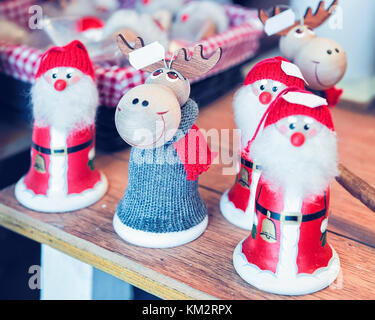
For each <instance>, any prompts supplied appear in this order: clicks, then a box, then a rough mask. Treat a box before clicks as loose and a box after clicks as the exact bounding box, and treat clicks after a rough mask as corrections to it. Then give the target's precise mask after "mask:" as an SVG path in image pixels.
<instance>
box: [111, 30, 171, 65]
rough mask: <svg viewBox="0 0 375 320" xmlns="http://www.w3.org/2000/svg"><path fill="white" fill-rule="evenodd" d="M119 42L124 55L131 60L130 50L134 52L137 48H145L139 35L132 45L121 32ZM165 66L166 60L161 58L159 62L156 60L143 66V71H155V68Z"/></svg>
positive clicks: (118, 37)
mask: <svg viewBox="0 0 375 320" xmlns="http://www.w3.org/2000/svg"><path fill="white" fill-rule="evenodd" d="M117 44H118V46H119V48H120V50H121V52H122V53H123V54H124V56H125V57H126V59H128V60H129V53H130V52H132V51H134V50H137V49H140V48H143V47H144V46H145V45H144V41H143V39H142V38H140V37H137V40H136V41H135V44H134V47H132V46H131V45H130V44H129V42H128V41H127V40H126V37H125V35H123V34H121V33H120V34H118V36H117ZM164 67H165V64H164V61H163V60H160V61H158V62H155V63H153V64H151V65H148V66H147V67H144V68H142V71H146V72H154V71H155V70H157V69H160V68H164Z"/></svg>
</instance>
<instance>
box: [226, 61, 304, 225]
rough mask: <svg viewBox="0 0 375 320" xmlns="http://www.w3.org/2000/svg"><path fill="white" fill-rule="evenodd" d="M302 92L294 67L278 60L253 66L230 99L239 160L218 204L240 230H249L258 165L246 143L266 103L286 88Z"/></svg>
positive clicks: (259, 165)
mask: <svg viewBox="0 0 375 320" xmlns="http://www.w3.org/2000/svg"><path fill="white" fill-rule="evenodd" d="M291 86H296V87H298V88H301V89H303V88H304V86H305V82H304V79H303V76H302V74H301V72H300V70H299V69H298V67H297V66H296V65H294V64H292V63H291V62H289V61H288V60H286V59H284V58H282V57H274V58H270V59H266V60H263V61H261V62H259V63H257V64H256V65H255V66H254V67H253V68H252V69H251V70H250V72H249V73H248V75H247V76H246V79H245V82H244V86H243V87H242V88H241V89H240V90H238V92H237V93H236V95H235V98H234V116H235V122H236V125H237V128H239V129H240V130H241V161H240V163H241V164H240V168H239V172H238V174H237V176H236V181H235V183H234V185H233V186H232V188H231V189H229V190H227V191H226V192H225V193H224V194H223V196H222V197H221V201H220V209H221V212H222V214H223V215H224V217H225V218H226V219H227V220H228V221H229V222H231V223H232V224H234V225H235V226H238V227H240V228H243V229H246V230H250V229H251V227H252V218H253V215H254V210H252V209H253V208H254V196H251V195H254V194H255V190H256V186H257V183H258V180H259V176H260V170H261V164H260V163H254V161H253V160H252V158H251V157H250V156H249V150H250V144H251V143H250V140H251V138H252V137H253V135H254V132H255V130H256V128H257V126H258V123H259V121H260V119H261V118H262V116H263V115H264V113H265V111H266V110H267V108H268V106H269V105H270V103H271V102H272V101H273V100H274V99H275V98H276V97H277V95H278V94H279V93H280V92H281V91H282V90H284V89H285V88H287V87H291Z"/></svg>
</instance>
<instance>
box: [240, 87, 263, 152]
mask: <svg viewBox="0 0 375 320" xmlns="http://www.w3.org/2000/svg"><path fill="white" fill-rule="evenodd" d="M233 108H234V119H235V122H236V125H237V128H238V129H240V130H241V145H242V148H246V147H247V144H248V142H249V141H250V140H251V138H252V137H253V135H254V133H255V131H256V129H257V127H258V124H259V122H260V120H261V119H262V117H263V114H264V113H265V112H266V110H267V108H268V105H266V106H265V105H262V104H261V103H260V102H259V98H258V97H257V96H255V95H254V94H253V90H252V89H251V86H244V87H242V88H241V89H239V90H238V91H237V92H236V94H235V96H234V103H233Z"/></svg>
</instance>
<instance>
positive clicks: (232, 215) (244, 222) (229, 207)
mask: <svg viewBox="0 0 375 320" xmlns="http://www.w3.org/2000/svg"><path fill="white" fill-rule="evenodd" d="M228 192H229V190H227V191H225V193H224V194H223V195H222V196H221V199H220V211H221V213H222V214H223V216H224V218H225V219H227V220H228V221H229V222H230V223H231V224H233V225H235V226H236V227H238V228H241V229H244V230H251V229H252V226H253V221H252V219H251V215H250V214H249V213H247V214H246V213H245V212H243V211H242V210H241V209H237V208H236V207H235V206H234V204H233V203H232V202H231V201H229V198H228Z"/></svg>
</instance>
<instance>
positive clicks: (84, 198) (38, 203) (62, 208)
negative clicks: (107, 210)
mask: <svg viewBox="0 0 375 320" xmlns="http://www.w3.org/2000/svg"><path fill="white" fill-rule="evenodd" d="M100 176H101V180H100V181H99V182H98V183H97V184H96V185H95V186H94V188H92V189H87V190H85V191H83V192H82V193H74V194H69V195H57V196H55V197H54V196H46V195H39V194H35V193H34V192H33V191H31V190H30V189H27V188H26V186H25V184H24V183H23V179H24V178H21V179H20V180H19V181H18V182H17V184H16V188H15V196H16V199H17V200H18V201H19V202H20V203H21V204H22V205H23V206H25V207H26V208H29V209H31V210H34V211H40V212H48V213H60V212H68V211H75V210H79V209H82V208H86V207H88V206H90V205H92V204H94V203H95V202H97V201H99V200H100V199H101V198H102V197H103V196H104V194H105V193H106V191H107V188H108V181H107V178H106V177H105V175H104V174H103V173H100Z"/></svg>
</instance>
